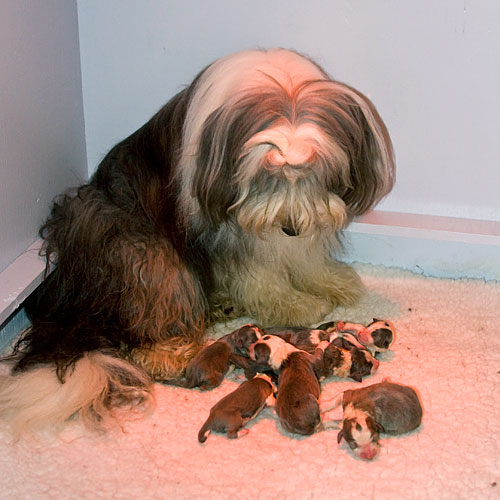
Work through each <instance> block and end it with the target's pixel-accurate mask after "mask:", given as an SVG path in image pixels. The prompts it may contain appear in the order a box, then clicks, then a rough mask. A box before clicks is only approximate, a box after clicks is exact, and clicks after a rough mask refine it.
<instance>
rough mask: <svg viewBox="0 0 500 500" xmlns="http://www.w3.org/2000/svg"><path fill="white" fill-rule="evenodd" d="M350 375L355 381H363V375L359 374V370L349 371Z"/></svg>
mask: <svg viewBox="0 0 500 500" xmlns="http://www.w3.org/2000/svg"><path fill="white" fill-rule="evenodd" d="M350 377H351V378H352V379H353V380H355V381H356V382H363V375H361V372H354V373H351V375H350Z"/></svg>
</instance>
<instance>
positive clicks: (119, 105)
mask: <svg viewBox="0 0 500 500" xmlns="http://www.w3.org/2000/svg"><path fill="white" fill-rule="evenodd" d="M78 13H79V23H80V44H81V57H82V73H83V91H84V108H85V121H86V130H87V150H88V161H89V171H90V172H92V171H93V169H94V167H95V165H96V164H97V162H98V161H99V159H100V158H101V157H102V156H103V155H104V154H105V153H106V151H107V150H108V149H109V148H110V147H111V146H112V145H113V144H114V143H115V142H116V141H118V140H120V139H122V138H124V137H125V136H126V135H128V134H129V133H131V132H132V131H134V130H135V129H136V128H137V127H139V126H140V125H141V124H142V123H143V122H144V121H146V120H147V119H148V118H149V117H150V116H151V115H152V114H153V113H154V112H155V111H157V110H158V109H159V108H160V107H161V106H162V104H163V103H164V102H166V101H167V100H168V99H169V98H170V97H171V96H172V95H173V94H174V93H175V92H177V91H178V90H179V89H181V88H182V85H183V84H187V83H189V81H190V80H191V79H192V78H193V76H194V75H195V74H196V73H197V72H198V70H200V69H201V68H202V67H203V66H205V65H206V64H208V63H210V62H211V61H212V60H213V59H215V58H217V57H220V56H222V55H224V54H227V53H230V52H234V51H237V50H240V49H245V48H249V47H256V46H262V47H268V46H276V45H279V46H284V47H291V48H295V49H297V50H299V51H302V52H305V53H307V54H310V55H311V56H312V57H314V58H316V59H317V60H318V62H320V63H321V64H322V65H324V67H325V68H326V69H327V71H329V72H330V74H332V75H333V76H334V77H336V78H338V79H340V80H343V81H346V82H348V83H350V84H352V85H353V86H355V87H357V88H359V89H360V90H361V91H363V92H365V93H367V94H368V95H369V96H371V98H372V99H373V101H374V102H375V104H376V105H377V107H378V109H379V111H380V112H381V114H382V116H383V117H384V119H385V121H386V123H387V125H388V127H389V129H390V132H391V134H392V137H393V140H394V145H395V149H396V154H397V163H398V174H397V183H396V187H395V189H394V190H393V192H392V194H391V195H390V196H389V197H388V198H387V199H386V200H385V201H384V202H383V203H382V204H381V205H380V206H379V207H380V208H382V209H385V210H390V211H398V212H409V213H421V214H431V215H443V216H454V217H464V218H477V219H488V220H493V221H500V196H499V194H498V185H499V181H500V173H499V168H500V148H499V147H498V145H497V142H498V137H500V119H499V117H500V98H499V89H500V63H499V61H500V50H499V48H500V29H499V26H500V22H499V20H500V2H498V1H497V0H477V1H474V2H471V1H466V0H464V1H459V0H439V1H436V0H419V1H416V0H415V1H409V0H408V1H401V0H379V1H376V2H374V1H373V0H345V1H341V0H331V1H328V2H327V1H325V0H308V1H307V2H305V1H304V0H298V1H297V0H273V1H270V0H252V1H251V2H235V1H233V0H213V1H206V0H191V1H186V2H180V1H164V0H157V1H153V0H148V1H145V0H143V1H140V2H139V1H136V0H106V1H104V2H103V1H102V0H78Z"/></svg>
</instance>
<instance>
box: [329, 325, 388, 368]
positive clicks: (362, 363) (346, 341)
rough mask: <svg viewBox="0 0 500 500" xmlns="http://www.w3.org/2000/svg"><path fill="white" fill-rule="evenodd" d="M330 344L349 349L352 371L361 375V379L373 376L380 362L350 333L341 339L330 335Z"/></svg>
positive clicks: (335, 334) (335, 335)
mask: <svg viewBox="0 0 500 500" xmlns="http://www.w3.org/2000/svg"><path fill="white" fill-rule="evenodd" d="M330 343H331V344H333V345H334V346H336V347H340V348H341V349H347V350H348V351H349V352H350V354H351V366H352V368H351V370H352V371H353V372H354V373H356V372H357V373H359V375H360V376H361V378H363V377H367V376H368V375H373V374H374V373H375V372H376V371H377V370H378V367H379V365H380V362H379V361H378V360H377V359H376V358H375V357H374V356H372V354H371V352H370V351H369V350H368V349H367V348H366V347H365V346H364V345H363V344H361V343H360V342H358V340H357V338H356V337H355V336H354V335H351V334H350V333H344V334H343V336H342V337H340V336H339V335H338V334H337V333H333V334H331V335H330Z"/></svg>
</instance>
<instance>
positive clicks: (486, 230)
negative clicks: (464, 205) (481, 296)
mask: <svg viewBox="0 0 500 500" xmlns="http://www.w3.org/2000/svg"><path fill="white" fill-rule="evenodd" d="M345 236H346V255H345V259H344V260H345V261H346V262H362V263H367V264H375V265H383V266H389V267H400V268H403V269H408V270H410V271H414V272H416V273H420V274H423V275H426V276H437V277H443V278H478V279H484V280H500V222H495V221H484V220H474V219H459V218H454V217H440V216H430V215H414V214H404V213H396V212H384V211H373V212H370V213H368V214H367V215H365V216H363V217H361V218H359V219H357V220H356V221H355V222H353V223H352V224H351V225H350V226H349V228H348V229H347V231H346V233H345Z"/></svg>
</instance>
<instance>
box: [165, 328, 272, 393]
mask: <svg viewBox="0 0 500 500" xmlns="http://www.w3.org/2000/svg"><path fill="white" fill-rule="evenodd" d="M262 335H263V331H262V330H261V329H260V328H258V327H257V326H256V325H252V324H248V325H244V326H242V327H240V328H238V329H236V330H234V331H233V332H231V333H229V334H227V335H225V336H224V337H221V338H220V339H219V340H217V341H216V342H213V343H212V344H209V345H207V346H205V347H204V348H203V349H202V350H201V351H200V352H199V353H198V354H197V355H196V356H195V357H194V358H193V359H192V360H191V361H190V362H189V363H188V365H187V367H186V373H185V377H184V380H177V379H167V380H164V381H163V382H164V383H165V384H169V385H176V386H178V387H185V388H187V389H193V388H194V387H199V388H200V389H201V390H208V389H214V388H215V387H218V386H219V385H220V384H221V382H222V380H223V378H224V375H225V374H226V373H227V372H228V370H229V366H230V365H231V364H232V363H235V364H237V365H238V366H240V365H241V363H242V360H244V359H245V358H244V355H245V353H246V354H248V349H249V347H250V345H251V344H253V343H254V342H255V341H256V340H257V339H259V338H260V337H262Z"/></svg>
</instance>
